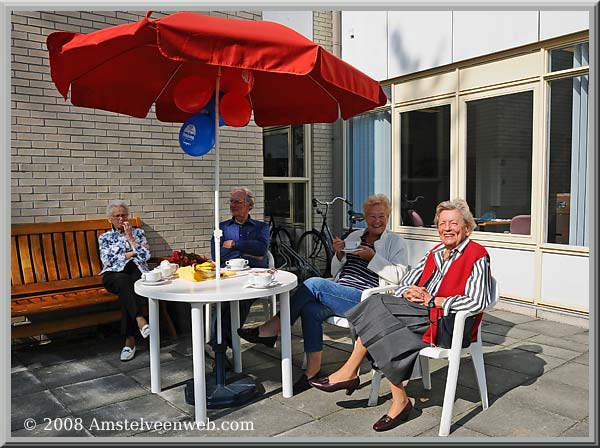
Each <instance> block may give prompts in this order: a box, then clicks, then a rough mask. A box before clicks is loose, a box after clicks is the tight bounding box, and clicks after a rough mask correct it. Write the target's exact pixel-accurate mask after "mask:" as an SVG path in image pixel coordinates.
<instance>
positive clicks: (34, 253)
mask: <svg viewBox="0 0 600 448" xmlns="http://www.w3.org/2000/svg"><path fill="white" fill-rule="evenodd" d="M29 239H30V241H29V242H30V245H31V259H32V260H33V273H34V275H35V281H36V282H38V283H39V282H47V281H48V278H47V277H46V267H45V266H44V254H43V252H42V245H41V242H40V235H31V236H30V237H29Z"/></svg>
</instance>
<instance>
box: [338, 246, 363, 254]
mask: <svg viewBox="0 0 600 448" xmlns="http://www.w3.org/2000/svg"><path fill="white" fill-rule="evenodd" d="M357 250H360V248H359V247H357V248H356V249H342V252H346V253H347V254H351V253H352V252H356V251H357Z"/></svg>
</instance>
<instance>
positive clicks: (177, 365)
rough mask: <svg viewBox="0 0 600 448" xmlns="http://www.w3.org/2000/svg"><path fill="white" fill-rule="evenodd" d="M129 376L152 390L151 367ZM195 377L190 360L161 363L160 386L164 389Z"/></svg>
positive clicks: (136, 371) (183, 359)
mask: <svg viewBox="0 0 600 448" xmlns="http://www.w3.org/2000/svg"><path fill="white" fill-rule="evenodd" d="M127 375H128V376H130V377H131V378H133V379H135V380H136V381H137V382H138V383H140V384H141V385H142V386H144V387H146V388H148V389H150V365H147V366H145V367H142V368H141V369H137V370H132V371H129V372H127ZM193 377H194V368H193V362H192V360H191V359H190V358H180V359H176V360H175V361H170V362H164V363H163V362H161V364H160V384H161V387H162V388H166V387H170V386H173V385H175V384H180V383H182V382H184V381H187V380H189V379H191V378H193Z"/></svg>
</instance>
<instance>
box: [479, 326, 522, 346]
mask: <svg viewBox="0 0 600 448" xmlns="http://www.w3.org/2000/svg"><path fill="white" fill-rule="evenodd" d="M481 340H482V341H483V348H484V349H486V348H488V347H492V346H502V345H504V346H506V345H513V344H515V343H517V342H519V341H520V339H516V338H510V337H507V336H504V335H499V334H495V333H488V332H487V331H486V330H485V328H484V327H482V328H481Z"/></svg>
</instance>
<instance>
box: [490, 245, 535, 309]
mask: <svg viewBox="0 0 600 448" xmlns="http://www.w3.org/2000/svg"><path fill="white" fill-rule="evenodd" d="M487 251H488V253H489V254H490V263H491V267H492V275H493V276H494V277H496V280H497V281H498V287H499V289H500V295H501V296H507V297H512V298H515V299H520V300H526V301H530V302H533V297H534V291H535V253H534V252H529V251H524V250H514V249H501V248H497V247H487Z"/></svg>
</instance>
